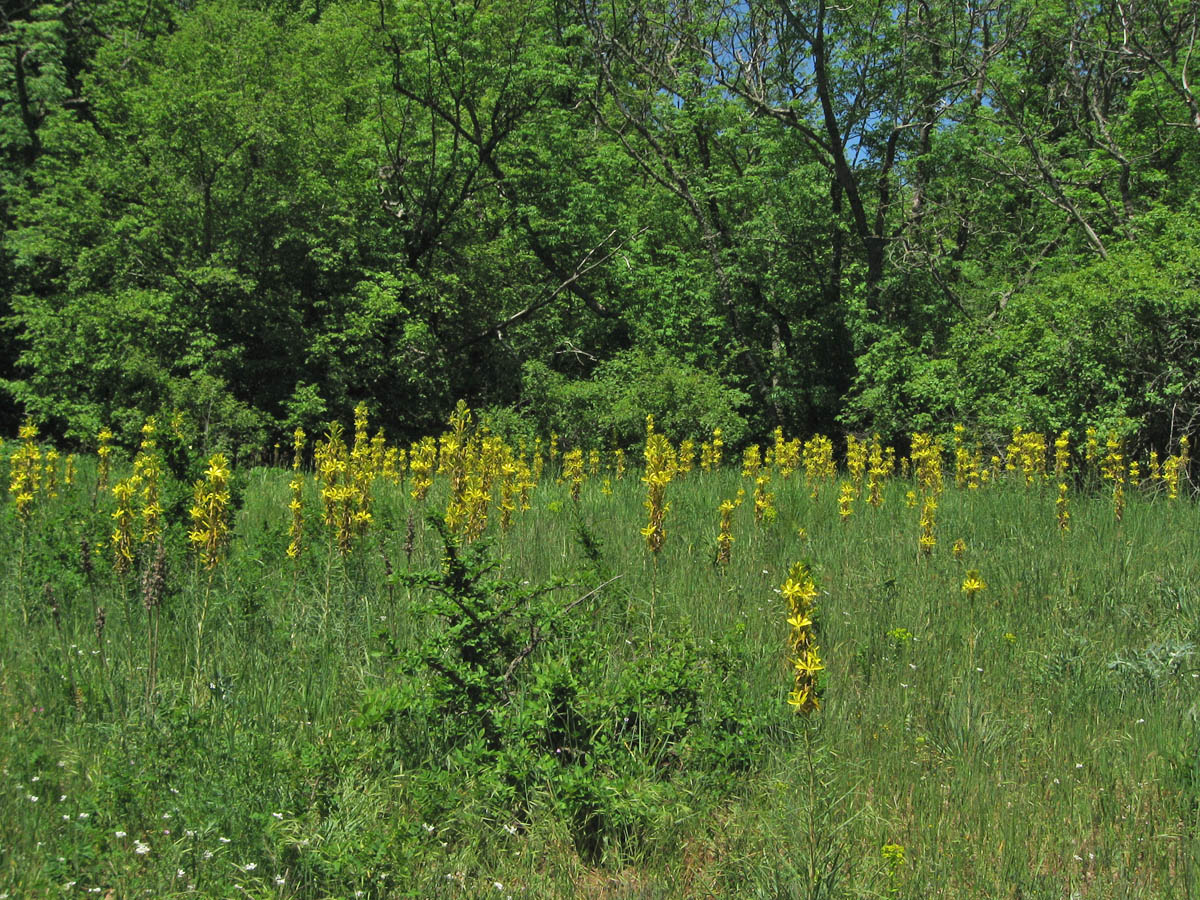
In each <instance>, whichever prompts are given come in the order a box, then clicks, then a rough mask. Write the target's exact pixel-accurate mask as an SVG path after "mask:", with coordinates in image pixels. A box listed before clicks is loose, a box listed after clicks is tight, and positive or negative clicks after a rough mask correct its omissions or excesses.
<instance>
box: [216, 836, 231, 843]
mask: <svg viewBox="0 0 1200 900" xmlns="http://www.w3.org/2000/svg"><path fill="white" fill-rule="evenodd" d="M217 840H218V841H220V842H221V843H222V844H228V843H229V838H227V837H218V838H217Z"/></svg>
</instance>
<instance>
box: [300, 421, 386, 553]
mask: <svg viewBox="0 0 1200 900" xmlns="http://www.w3.org/2000/svg"><path fill="white" fill-rule="evenodd" d="M363 431H364V429H361V428H357V429H356V432H357V433H358V434H359V435H361V434H362V433H363ZM342 434H343V429H342V426H341V425H340V424H339V423H337V422H333V423H331V424H330V426H329V431H328V432H327V433H326V435H325V440H323V441H318V442H317V445H316V447H315V448H314V450H313V461H314V462H315V464H316V469H317V477H318V478H319V479H320V483H321V505H322V510H323V511H322V517H321V520H322V522H324V524H325V527H326V528H328V529H330V531H331V532H332V533H333V535H334V539H335V540H336V542H337V548H338V552H339V553H340V554H342V555H343V556H345V555H346V554H348V553H350V551H351V549H352V548H353V545H354V539H355V538H356V537H361V536H362V535H364V534H366V532H367V528H368V526H369V525H370V522H371V500H370V485H371V481H372V480H373V476H370V475H368V474H366V473H364V472H363V471H361V468H362V467H364V466H366V465H368V464H369V454H368V453H364V452H363V450H362V448H361V446H358V445H359V441H358V440H356V441H355V444H356V447H355V449H356V450H357V451H358V452H357V453H352V452H351V450H350V448H348V447H347V446H346V441H345V439H344V438H343V437H342Z"/></svg>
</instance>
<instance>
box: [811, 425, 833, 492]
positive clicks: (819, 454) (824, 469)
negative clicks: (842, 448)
mask: <svg viewBox="0 0 1200 900" xmlns="http://www.w3.org/2000/svg"><path fill="white" fill-rule="evenodd" d="M803 462H804V483H805V484H807V485H808V488H809V490H810V491H811V492H812V498H813V499H814V500H816V499H817V497H818V495H819V494H820V492H821V485H822V483H824V482H828V483H829V484H833V481H834V479H836V478H837V465H835V464H834V461H833V441H831V440H830V439H829V438H827V437H825V436H824V435H821V434H818V435H816V436H815V437H812V438H810V439H809V440H807V441H805V442H804V453H803Z"/></svg>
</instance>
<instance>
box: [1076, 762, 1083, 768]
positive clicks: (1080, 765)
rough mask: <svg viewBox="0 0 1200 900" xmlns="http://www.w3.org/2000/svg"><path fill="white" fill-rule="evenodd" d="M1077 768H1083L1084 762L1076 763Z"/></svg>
mask: <svg viewBox="0 0 1200 900" xmlns="http://www.w3.org/2000/svg"><path fill="white" fill-rule="evenodd" d="M1075 768H1077V769H1082V768H1083V763H1075Z"/></svg>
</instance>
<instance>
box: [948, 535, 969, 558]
mask: <svg viewBox="0 0 1200 900" xmlns="http://www.w3.org/2000/svg"><path fill="white" fill-rule="evenodd" d="M950 552H951V553H953V554H954V558H955V559H962V558H963V554H964V553H966V552H967V542H966V541H964V540H963V539H962V538H958V539H957V540H956V541H955V542H954V546H953V547H951V548H950Z"/></svg>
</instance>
